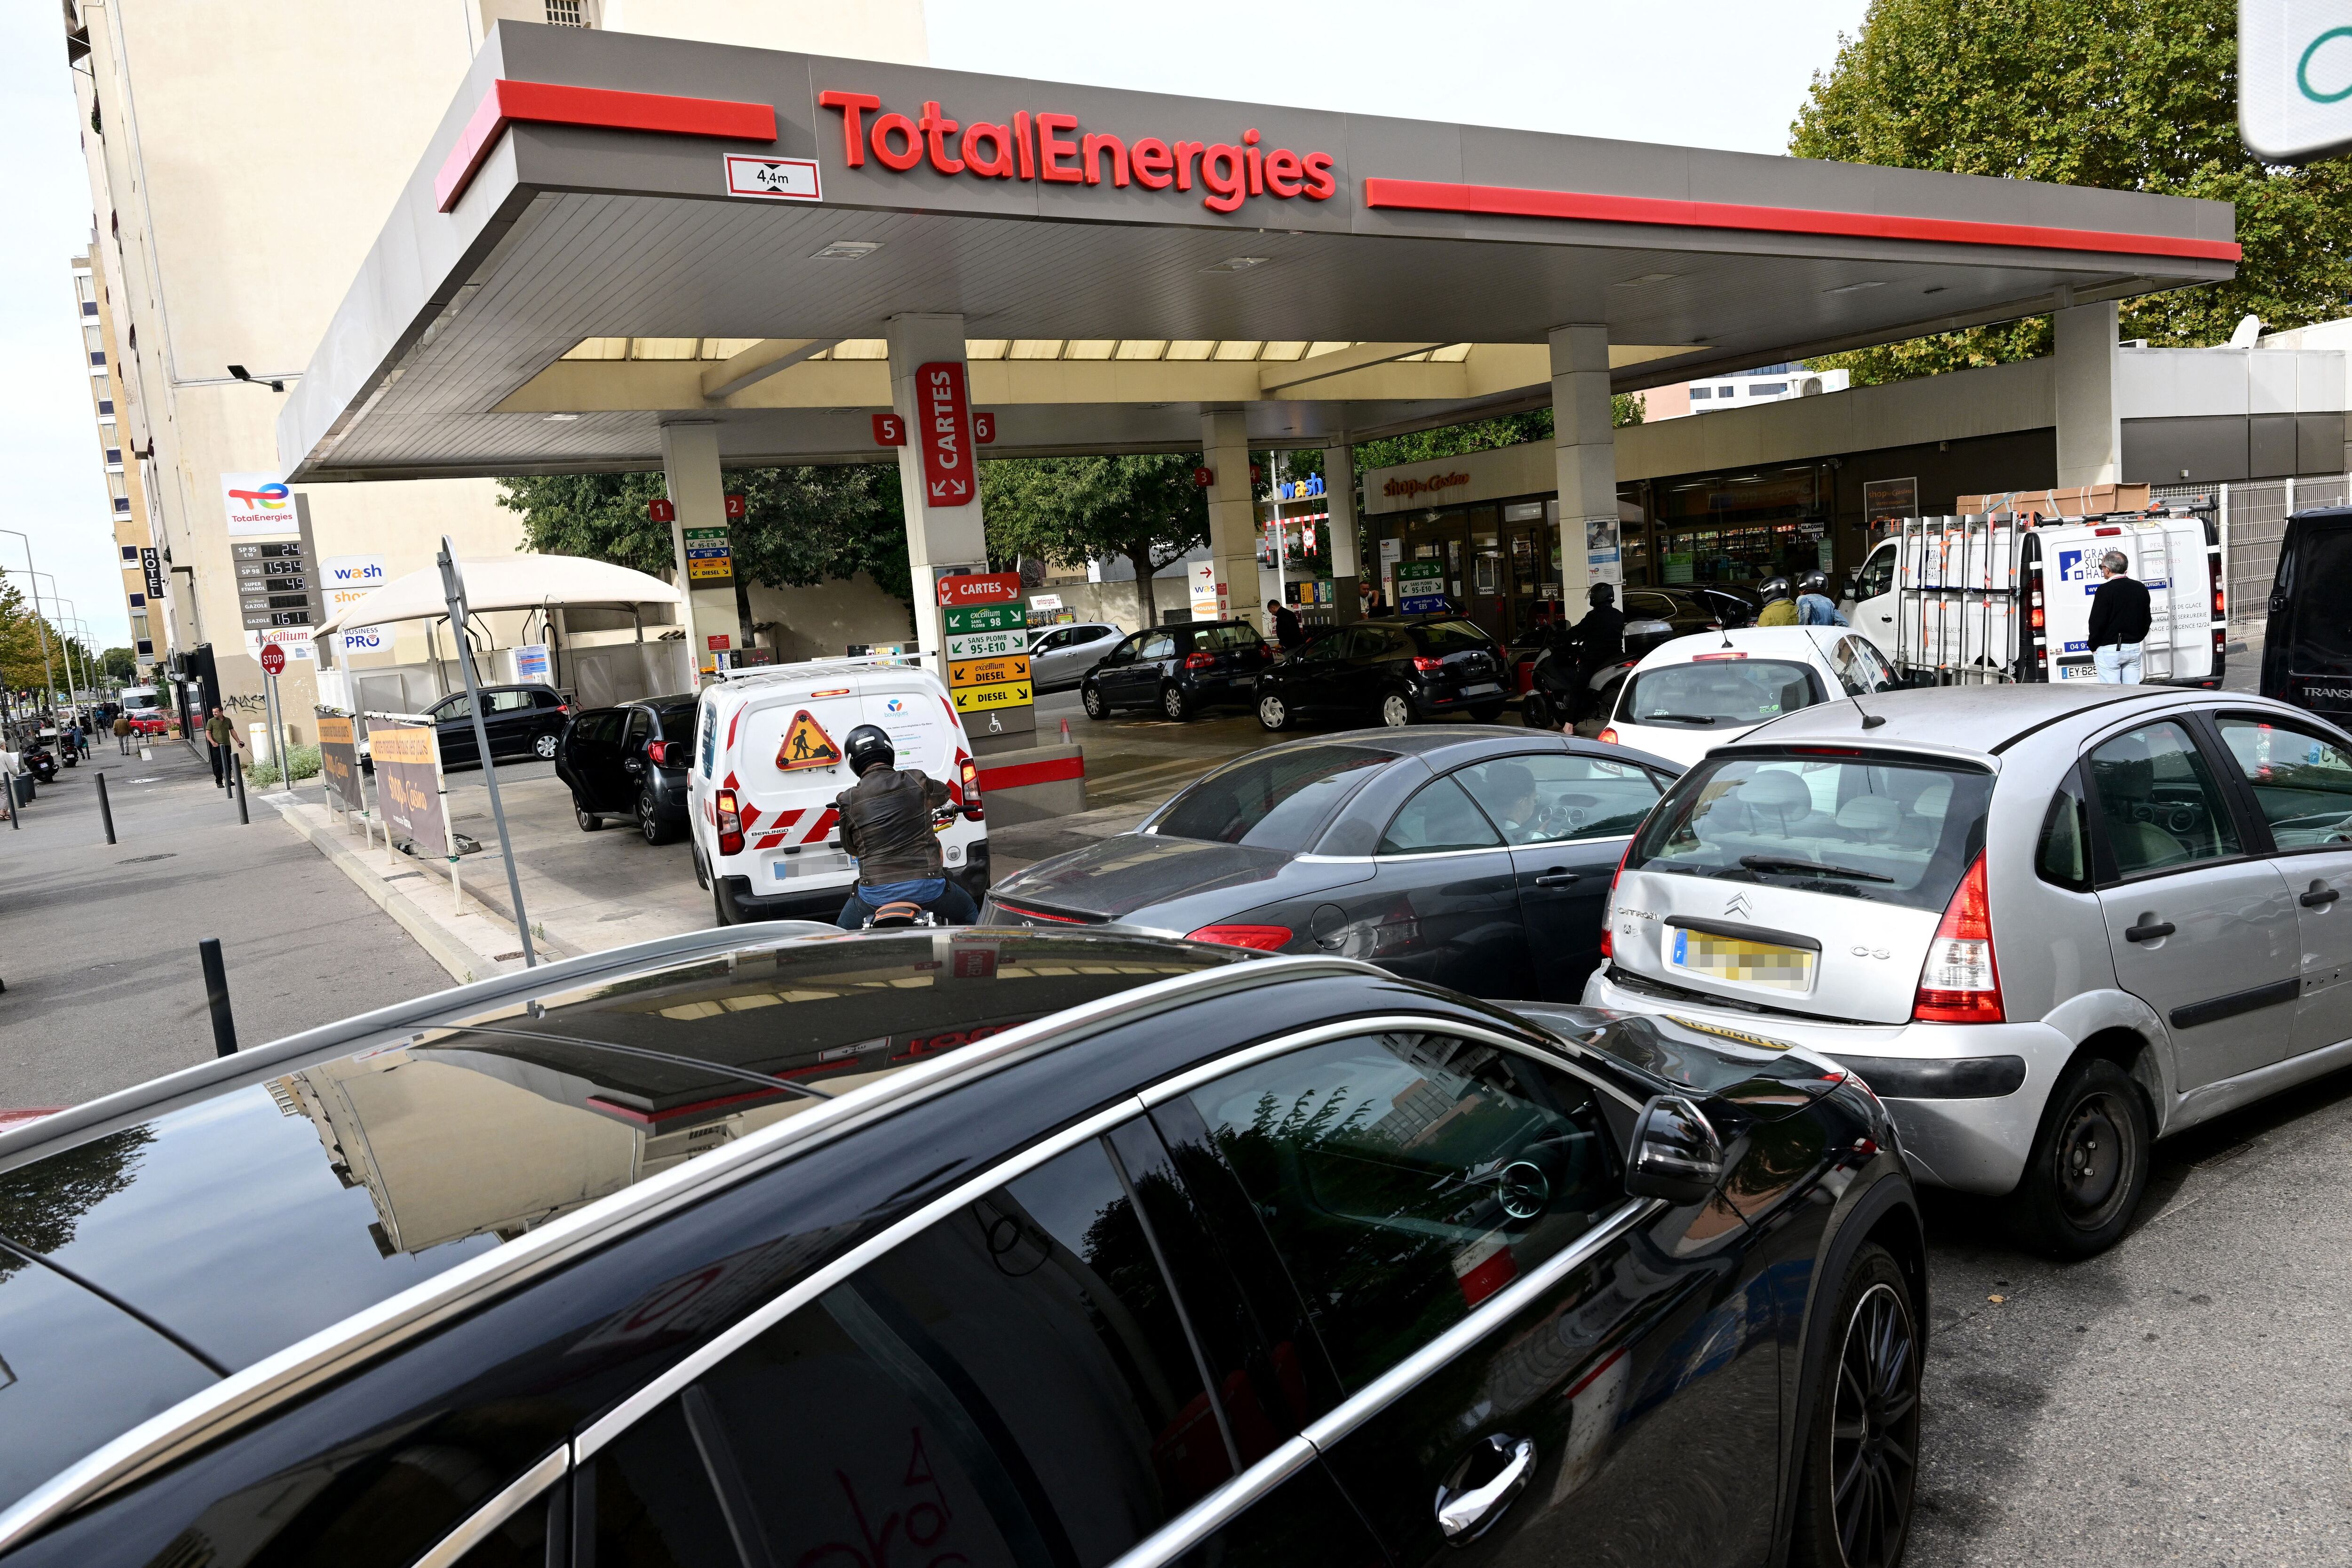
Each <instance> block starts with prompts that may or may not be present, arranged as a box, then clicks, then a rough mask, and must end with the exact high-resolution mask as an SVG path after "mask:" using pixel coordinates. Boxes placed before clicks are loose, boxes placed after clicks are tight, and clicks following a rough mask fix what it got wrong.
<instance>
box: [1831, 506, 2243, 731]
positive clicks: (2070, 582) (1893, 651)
mask: <svg viewBox="0 0 2352 1568" xmlns="http://www.w3.org/2000/svg"><path fill="white" fill-rule="evenodd" d="M2110 550H2120V551H2122V552H2123V553H2124V555H2125V556H2126V558H2127V559H2128V560H2129V561H2130V562H2131V565H2130V567H2129V569H2128V570H2129V573H2130V574H2131V575H2132V576H2133V577H2136V578H2137V579H2138V580H2139V581H2140V583H2141V584H2143V585H2145V586H2146V587H2147V595H2148V619H2149V625H2148V632H2147V642H2146V643H2145V645H2143V647H2144V651H2143V652H2142V654H2141V656H2140V679H2142V680H2143V681H2146V682H2147V683H2148V684H2150V685H2167V686H2194V687H2202V688H2207V689H2211V688H2216V687H2219V686H2220V685H2221V659H2222V652H2221V650H2222V643H2223V638H2224V637H2225V635H2226V633H2227V631H2228V629H2229V621H2228V619H2227V617H2226V616H2224V614H2223V612H2222V607H2221V546H2220V544H2219V543H2218V542H2216V541H2215V540H2214V537H2213V531H2212V527H2211V524H2210V522H2209V521H2207V520H2206V519H2204V518H2202V517H2200V516H2198V515H2197V514H2195V513H2193V512H2189V511H2172V512H2151V513H2146V514H2137V513H2135V514H2121V515H2116V516H2109V517H2103V518H2066V519H2060V520H2057V521H2048V522H2041V521H2035V520H2034V519H2032V517H2030V516H2029V517H2027V518H2025V519H2023V520H2018V519H2013V518H2010V517H2006V516H1999V515H1996V516H1992V517H1928V518H1916V517H1915V518H1909V519H1906V520H1905V521H1902V522H1900V523H1898V524H1896V525H1895V529H1894V531H1893V532H1891V533H1890V534H1889V535H1888V536H1887V537H1886V538H1885V539H1884V540H1881V541H1880V542H1879V543H1878V545H1877V547H1876V548H1875V549H1874V550H1872V552H1870V556H1869V558H1868V559H1867V560H1866V561H1864V563H1863V567H1862V571H1861V573H1860V574H1858V575H1857V577H1856V578H1855V581H1854V591H1853V600H1852V601H1851V602H1850V605H1849V607H1848V610H1847V619H1849V620H1851V621H1852V622H1853V627H1854V630H1856V631H1858V632H1860V633H1862V634H1863V635H1864V637H1868V638H1870V640H1871V641H1872V642H1874V643H1875V644H1877V645H1878V647H1879V649H1880V651H1881V652H1883V653H1885V655H1886V657H1887V659H1888V660H1889V661H1890V662H1891V663H1893V664H1894V666H1895V668H1896V669H1897V670H1898V671H1900V672H1901V673H1902V674H1903V675H1904V676H1906V678H1910V679H1913V680H1915V681H1917V682H1921V683H1926V682H1933V681H1944V682H1949V681H1954V680H1960V681H1969V680H1978V681H1985V680H1990V681H2006V680H2025V681H2032V680H2096V679H2098V671H2097V670H2096V668H2094V666H2093V664H2092V660H2091V645H2090V638H2089V633H2090V621H2091V595H2093V594H2095V593H2096V592H2097V591H2098V587H2099V584H2100V583H2101V582H2102V581H2103V580H2104V577H2103V574H2102V572H2101V569H2100V565H2099V563H2100V561H2101V559H2102V558H2103V557H2105V554H2106V553H2107V552H2108V551H2110Z"/></svg>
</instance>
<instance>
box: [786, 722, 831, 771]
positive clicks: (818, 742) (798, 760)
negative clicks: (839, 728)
mask: <svg viewBox="0 0 2352 1568" xmlns="http://www.w3.org/2000/svg"><path fill="white" fill-rule="evenodd" d="M839 761H841V748H840V747H839V746H836V745H835V744H834V743H833V737H832V736H830V735H828V734H826V733H825V732H824V725H822V724H820V723H818V722H817V721H816V720H815V719H814V717H813V716H812V715H811V714H810V712H809V710H807V709H805V708H803V709H802V710H800V711H799V712H797V713H795V714H793V722H792V726H791V728H789V729H787V730H786V731H784V743H783V744H782V745H781V746H778V747H777V748H776V767H777V769H778V770H779V771H780V772H782V773H793V772H796V771H797V770H799V769H802V768H829V767H831V766H833V765H834V763H837V762H839Z"/></svg>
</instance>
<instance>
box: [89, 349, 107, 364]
mask: <svg viewBox="0 0 2352 1568" xmlns="http://www.w3.org/2000/svg"><path fill="white" fill-rule="evenodd" d="M89 363H92V364H96V365H102V364H104V363H106V351H105V350H104V349H100V350H99V351H98V352H97V353H93V354H91V355H90V356H89Z"/></svg>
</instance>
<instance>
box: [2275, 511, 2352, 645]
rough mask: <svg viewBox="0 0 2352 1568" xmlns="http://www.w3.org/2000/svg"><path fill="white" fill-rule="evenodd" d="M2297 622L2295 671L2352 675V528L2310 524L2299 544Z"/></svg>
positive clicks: (2293, 600)
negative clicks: (2348, 610)
mask: <svg viewBox="0 0 2352 1568" xmlns="http://www.w3.org/2000/svg"><path fill="white" fill-rule="evenodd" d="M2288 603H2289V605H2290V606H2291V610H2290V613H2291V614H2292V615H2293V616H2294V620H2293V622H2292V623H2291V628H2290V630H2289V633H2288V640H2289V642H2290V644H2291V652H2292V660H2293V664H2294V668H2295V670H2296V671H2297V672H2299V673H2302V674H2306V675H2338V674H2342V673H2344V672H2345V671H2347V669H2352V622H2347V618H2346V616H2345V614H2344V606H2345V605H2346V604H2347V603H2352V528H2346V527H2330V526H2323V525H2315V524H2305V525H2303V526H2302V527H2301V528H2300V529H2299V530H2298V531H2297V533H2296V535H2295V539H2294V584H2293V589H2292V592H2291V593H2290V594H2289V595H2288Z"/></svg>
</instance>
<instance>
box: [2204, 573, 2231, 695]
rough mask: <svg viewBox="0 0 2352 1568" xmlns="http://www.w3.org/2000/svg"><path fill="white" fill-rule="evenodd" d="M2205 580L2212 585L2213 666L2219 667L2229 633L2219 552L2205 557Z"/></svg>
mask: <svg viewBox="0 0 2352 1568" xmlns="http://www.w3.org/2000/svg"><path fill="white" fill-rule="evenodd" d="M2205 572H2206V580H2207V581H2208V582H2210V583H2211V584H2212V585H2213V660H2214V662H2213V668H2216V669H2219V668H2221V652H2222V649H2223V647H2225V646H2226V644H2227V640H2228V638H2229V635H2230V625H2229V623H2230V605H2229V600H2228V599H2227V598H2226V597H2225V596H2224V595H2223V594H2222V591H2221V552H2220V551H2218V550H2215V551H2210V552H2208V553H2207V554H2206V557H2205Z"/></svg>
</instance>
